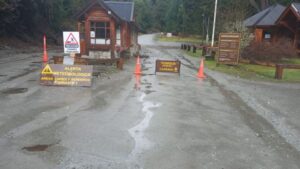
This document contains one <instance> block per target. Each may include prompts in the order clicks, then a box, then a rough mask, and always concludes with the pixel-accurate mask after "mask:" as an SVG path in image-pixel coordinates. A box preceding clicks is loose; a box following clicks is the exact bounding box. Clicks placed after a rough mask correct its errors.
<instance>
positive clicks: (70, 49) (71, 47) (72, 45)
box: [63, 32, 80, 53]
mask: <svg viewBox="0 0 300 169" xmlns="http://www.w3.org/2000/svg"><path fill="white" fill-rule="evenodd" d="M63 36H64V53H80V38H79V32H63Z"/></svg>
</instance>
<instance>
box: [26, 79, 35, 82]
mask: <svg viewBox="0 0 300 169" xmlns="http://www.w3.org/2000/svg"><path fill="white" fill-rule="evenodd" d="M36 81H37V80H35V79H32V80H28V82H36Z"/></svg>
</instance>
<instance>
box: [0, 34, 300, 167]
mask: <svg viewBox="0 0 300 169" xmlns="http://www.w3.org/2000/svg"><path fill="white" fill-rule="evenodd" d="M153 38H154V35H144V36H140V39H139V41H140V43H141V44H142V51H141V54H142V55H143V56H148V57H145V58H142V69H143V73H142V75H141V76H135V75H134V74H133V72H134V66H135V60H134V59H130V60H128V61H127V62H126V64H125V66H124V70H123V71H117V70H114V71H110V72H107V73H104V74H100V76H99V77H94V79H93V86H92V87H91V88H80V87H75V88H65V87H46V86H40V85H39V82H38V79H39V71H40V68H41V62H40V60H41V58H40V56H41V54H40V53H29V54H28V53H27V54H24V53H18V54H17V53H16V54H12V55H11V57H10V58H7V57H3V56H1V57H0V71H1V73H0V84H1V86H0V151H1V154H0V168H1V169H2V168H3V169H41V168H43V169H299V168H300V161H299V159H300V152H299V147H300V146H299V145H300V144H299V138H300V133H299V132H300V125H299V123H297V122H298V121H299V118H300V112H299V106H298V104H299V99H298V98H299V96H300V92H299V90H300V87H299V84H285V83H275V84H274V83H269V82H256V81H249V80H245V79H239V78H237V77H232V76H228V75H225V74H222V73H218V72H213V71H210V70H205V73H206V74H207V75H208V78H206V79H205V80H201V79H198V78H197V77H196V74H197V68H198V66H199V60H198V59H196V58H191V57H189V56H187V55H185V54H184V53H183V52H182V51H180V49H179V48H178V47H179V45H180V44H178V43H162V42H156V41H154V40H153ZM1 52H3V51H0V53H1ZM54 54H55V53H50V54H49V55H54ZM156 59H170V60H175V59H178V60H180V61H181V62H182V70H181V73H180V75H178V74H162V73H158V74H156V75H155V73H154V70H155V61H156ZM107 69H109V70H111V69H113V68H111V67H108V68H107Z"/></svg>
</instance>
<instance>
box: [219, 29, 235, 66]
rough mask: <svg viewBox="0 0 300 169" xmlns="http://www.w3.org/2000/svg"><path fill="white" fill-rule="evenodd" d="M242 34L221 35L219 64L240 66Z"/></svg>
mask: <svg viewBox="0 0 300 169" xmlns="http://www.w3.org/2000/svg"><path fill="white" fill-rule="evenodd" d="M240 43H241V34H240V33H220V35H219V56H218V60H217V62H218V63H221V64H229V65H238V63H239V57H240Z"/></svg>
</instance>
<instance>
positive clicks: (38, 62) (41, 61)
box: [31, 61, 43, 63]
mask: <svg viewBox="0 0 300 169" xmlns="http://www.w3.org/2000/svg"><path fill="white" fill-rule="evenodd" d="M31 63H43V62H42V61H39V62H31Z"/></svg>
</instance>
